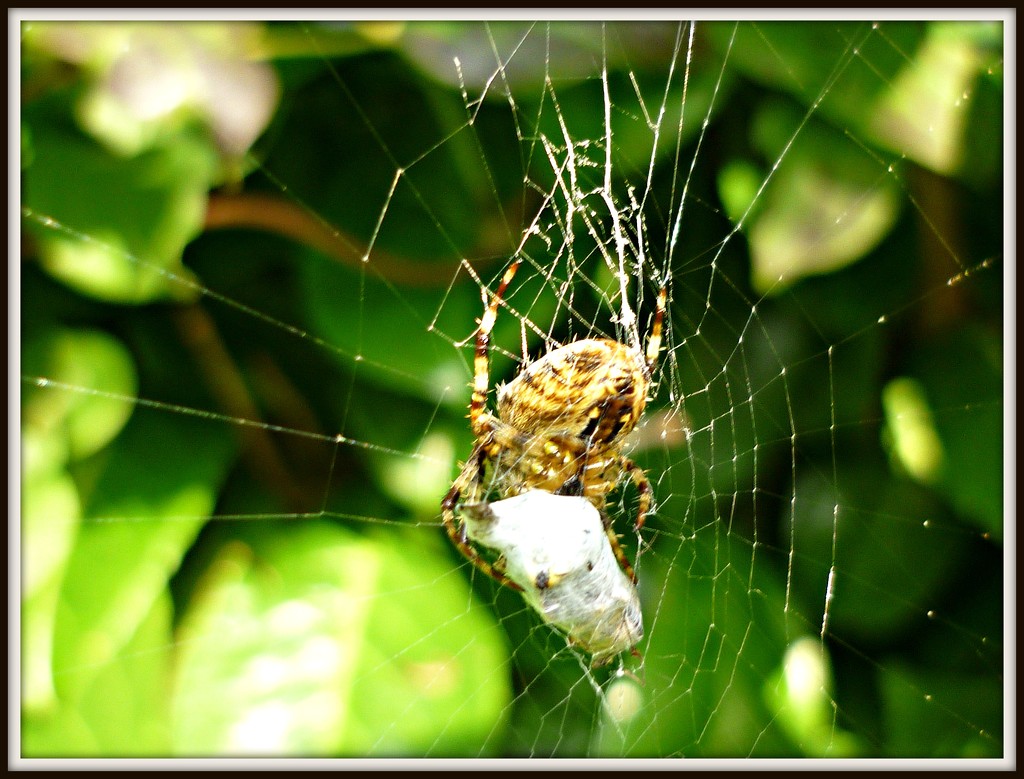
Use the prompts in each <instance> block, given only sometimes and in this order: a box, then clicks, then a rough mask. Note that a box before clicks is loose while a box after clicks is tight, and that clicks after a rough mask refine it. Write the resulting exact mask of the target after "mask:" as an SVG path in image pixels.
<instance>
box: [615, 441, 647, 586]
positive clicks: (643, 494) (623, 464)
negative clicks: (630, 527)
mask: <svg viewBox="0 0 1024 779" xmlns="http://www.w3.org/2000/svg"><path fill="white" fill-rule="evenodd" d="M619 467H620V468H622V470H623V471H625V472H626V473H628V474H629V478H630V479H632V480H633V483H634V484H635V485H636V491H637V495H638V496H639V498H638V500H639V503H640V508H639V510H638V511H637V516H636V526H635V528H636V530H637V531H639V530H640V529H641V528H642V527H643V526H644V520H645V519H646V518H647V512H648V511H650V509H651V483H650V482H649V481H647V476H646V475H645V474H644V472H643V469H642V468H641V467H640V466H638V465H637V464H636V463H635V462H633V461H632V460H630V459H629V458H628V457H623V458H621V459H620V460H619ZM605 532H606V533H607V534H608V541H609V542H610V543H611V545H612V552H613V553H614V554H615V559H616V560H618V561H619V567H620V568H622V570H623V571H624V572H625V573H626V575H627V576H628V577H629V578H630V580H631V581H632V582H633V583H634V584H636V580H637V579H636V571H634V570H633V566H632V565H631V564H630V562H629V558H628V557H626V552H625V550H623V548H622V544H620V543H619V537H618V535H616V533H615V530H614V529H613V528H612V525H611V521H610V520H608V519H606V520H605Z"/></svg>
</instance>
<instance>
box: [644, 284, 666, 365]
mask: <svg viewBox="0 0 1024 779" xmlns="http://www.w3.org/2000/svg"><path fill="white" fill-rule="evenodd" d="M667 300H668V288H667V287H662V288H661V289H660V290H659V291H658V303H657V308H656V310H655V312H654V324H652V325H651V334H650V336H649V337H648V338H647V377H648V378H651V377H653V376H654V369H655V368H656V367H657V366H658V352H660V351H661V327H662V320H664V318H665V306H666V303H667Z"/></svg>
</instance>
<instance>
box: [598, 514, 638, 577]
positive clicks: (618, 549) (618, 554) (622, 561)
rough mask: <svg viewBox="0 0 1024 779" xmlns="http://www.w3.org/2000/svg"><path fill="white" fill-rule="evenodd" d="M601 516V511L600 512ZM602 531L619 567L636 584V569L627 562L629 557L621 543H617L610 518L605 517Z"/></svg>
mask: <svg viewBox="0 0 1024 779" xmlns="http://www.w3.org/2000/svg"><path fill="white" fill-rule="evenodd" d="M602 516H603V513H602ZM604 524H605V528H604V532H605V533H606V534H607V535H608V541H609V543H611V545H612V553H613V554H614V555H615V559H616V560H618V562H619V567H620V568H621V569H622V570H623V572H625V574H626V576H628V577H629V580H630V581H631V582H633V584H636V571H634V570H633V566H632V565H631V564H630V562H629V558H628V557H626V550H625V549H623V548H622V544H620V543H619V537H618V535H617V534H616V533H615V528H613V527H612V524H611V520H609V519H608V518H605V523H604Z"/></svg>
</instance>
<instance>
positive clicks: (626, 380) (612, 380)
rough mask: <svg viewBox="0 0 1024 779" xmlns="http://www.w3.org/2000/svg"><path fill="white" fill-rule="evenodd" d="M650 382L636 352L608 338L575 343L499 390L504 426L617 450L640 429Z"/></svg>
mask: <svg viewBox="0 0 1024 779" xmlns="http://www.w3.org/2000/svg"><path fill="white" fill-rule="evenodd" d="M649 386H650V380H649V378H648V376H647V373H646V365H645V363H644V359H643V356H642V355H641V354H640V353H639V352H637V350H636V349H634V348H632V347H630V346H626V345H625V344H622V343H619V342H618V341H612V340H609V339H606V338H590V339H586V340H582V341H574V342H573V343H570V344H567V345H566V346H563V347H561V348H559V349H555V350H554V351H552V352H549V353H548V354H547V355H545V356H544V357H542V358H540V359H538V360H536V361H534V362H532V363H530V364H529V365H527V366H526V367H525V368H524V369H523V371H522V373H520V374H519V375H518V376H517V377H516V378H515V379H514V380H513V381H511V382H510V383H509V384H506V385H505V386H504V387H500V388H499V389H498V416H499V417H500V419H501V421H502V422H504V423H505V424H507V425H509V426H510V427H513V428H515V429H516V430H517V431H519V432H521V433H524V434H526V435H528V436H531V437H532V436H541V437H554V436H571V437H574V438H577V439H579V440H580V441H583V442H585V443H586V444H587V445H588V446H590V447H596V448H598V449H602V448H605V447H608V446H614V445H615V444H616V443H618V442H619V441H621V439H623V438H625V436H626V435H628V434H629V432H630V431H631V430H632V429H633V428H634V427H635V426H636V423H637V422H638V421H639V419H640V417H641V415H642V414H643V411H644V406H645V405H646V404H647V390H648V387H649Z"/></svg>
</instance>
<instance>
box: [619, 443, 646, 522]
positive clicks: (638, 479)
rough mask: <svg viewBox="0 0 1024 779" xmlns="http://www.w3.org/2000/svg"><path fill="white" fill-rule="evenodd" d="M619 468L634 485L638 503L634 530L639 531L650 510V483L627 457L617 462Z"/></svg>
mask: <svg viewBox="0 0 1024 779" xmlns="http://www.w3.org/2000/svg"><path fill="white" fill-rule="evenodd" d="M619 467H620V468H622V470H623V471H625V472H626V473H628V474H629V478H630V479H632V480H633V484H635V485H636V493H637V498H638V500H639V503H640V508H639V509H638V510H637V514H636V529H637V530H640V529H641V528H642V527H643V526H644V520H645V519H647V512H649V511H650V510H651V483H650V482H649V481H647V474H645V473H644V470H643V468H641V467H640V466H639V465H637V464H636V463H635V462H633V461H632V460H630V459H629V458H628V457H623V458H621V459H620V460H619Z"/></svg>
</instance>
